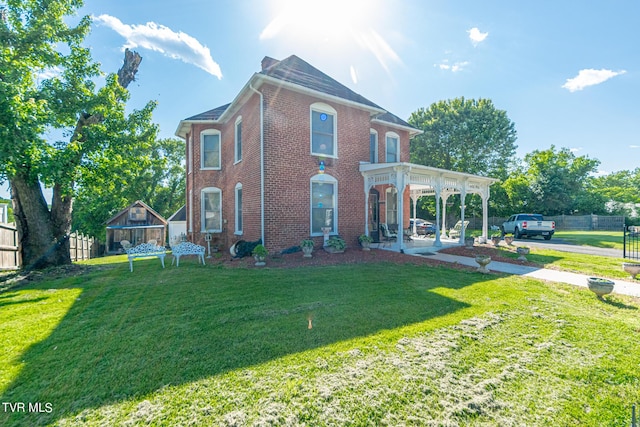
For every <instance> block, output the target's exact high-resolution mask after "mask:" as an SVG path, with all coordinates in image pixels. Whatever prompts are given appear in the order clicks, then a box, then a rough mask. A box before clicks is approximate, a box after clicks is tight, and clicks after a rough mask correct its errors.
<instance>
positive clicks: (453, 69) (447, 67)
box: [435, 60, 469, 73]
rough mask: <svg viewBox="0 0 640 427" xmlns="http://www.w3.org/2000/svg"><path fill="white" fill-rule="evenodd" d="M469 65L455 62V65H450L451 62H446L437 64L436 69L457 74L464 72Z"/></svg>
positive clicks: (465, 62)
mask: <svg viewBox="0 0 640 427" xmlns="http://www.w3.org/2000/svg"><path fill="white" fill-rule="evenodd" d="M467 65H469V61H462V62H455V63H453V64H449V61H447V60H444V61H442V62H441V63H440V64H435V66H436V67H438V68H440V69H441V70H446V71H451V72H452V73H457V72H459V71H462V70H463V69H464V68H465V67H466V66H467Z"/></svg>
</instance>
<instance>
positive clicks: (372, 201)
mask: <svg viewBox="0 0 640 427" xmlns="http://www.w3.org/2000/svg"><path fill="white" fill-rule="evenodd" d="M379 202H380V193H379V192H378V191H377V190H374V189H371V191H369V213H368V215H369V236H370V237H371V238H372V239H373V241H374V242H376V243H377V242H379V241H380V227H379V224H380V206H379Z"/></svg>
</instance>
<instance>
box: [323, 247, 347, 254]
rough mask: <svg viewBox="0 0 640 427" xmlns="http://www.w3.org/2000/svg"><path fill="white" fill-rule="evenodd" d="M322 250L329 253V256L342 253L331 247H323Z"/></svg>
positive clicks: (341, 250)
mask: <svg viewBox="0 0 640 427" xmlns="http://www.w3.org/2000/svg"><path fill="white" fill-rule="evenodd" d="M324 250H325V251H327V252H329V253H330V254H341V253H344V249H336V248H334V247H332V246H325V247H324Z"/></svg>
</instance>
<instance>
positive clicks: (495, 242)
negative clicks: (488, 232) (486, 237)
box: [491, 236, 502, 246]
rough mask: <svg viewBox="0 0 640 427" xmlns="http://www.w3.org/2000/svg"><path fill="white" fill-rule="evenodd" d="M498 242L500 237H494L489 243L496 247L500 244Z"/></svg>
mask: <svg viewBox="0 0 640 427" xmlns="http://www.w3.org/2000/svg"><path fill="white" fill-rule="evenodd" d="M500 240H502V238H501V237H500V236H494V237H492V238H491V242H492V243H493V246H498V245H499V244H500Z"/></svg>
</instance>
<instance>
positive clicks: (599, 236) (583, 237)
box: [553, 231, 622, 250]
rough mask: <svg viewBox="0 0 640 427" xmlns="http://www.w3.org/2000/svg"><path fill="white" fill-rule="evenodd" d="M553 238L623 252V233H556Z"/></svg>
mask: <svg viewBox="0 0 640 427" xmlns="http://www.w3.org/2000/svg"><path fill="white" fill-rule="evenodd" d="M553 237H554V238H556V239H562V240H566V241H568V242H570V243H573V244H575V245H581V246H595V247H596V248H611V249H619V250H622V231H556V232H555V234H554V235H553Z"/></svg>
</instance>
